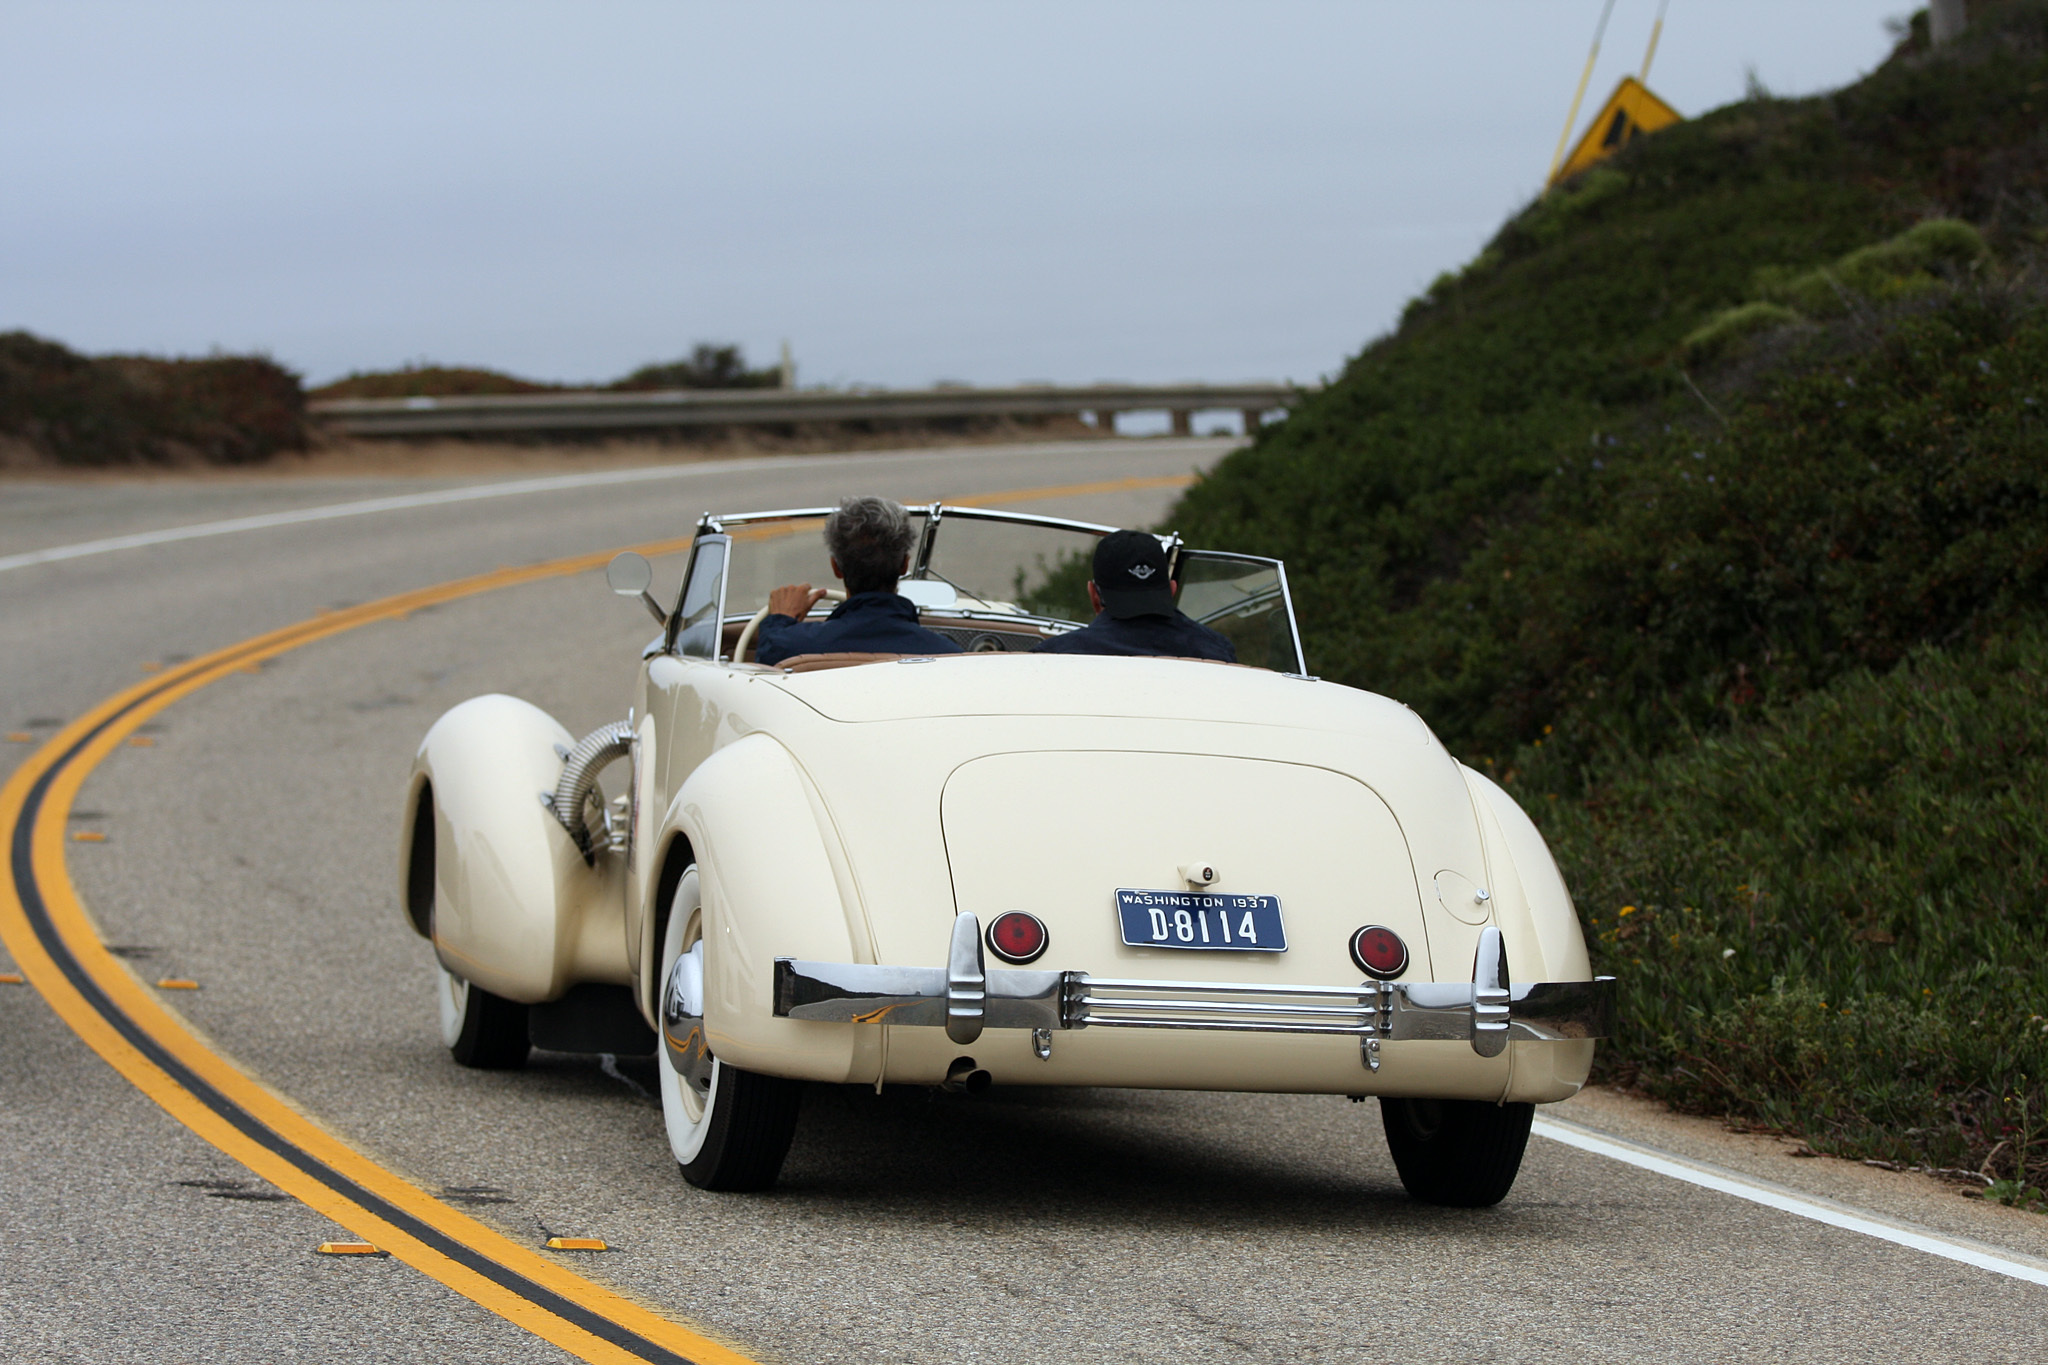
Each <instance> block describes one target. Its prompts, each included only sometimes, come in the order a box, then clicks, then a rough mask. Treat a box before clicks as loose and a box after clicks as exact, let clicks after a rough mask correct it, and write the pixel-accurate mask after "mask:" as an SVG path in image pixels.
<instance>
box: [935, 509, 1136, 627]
mask: <svg viewBox="0 0 2048 1365" xmlns="http://www.w3.org/2000/svg"><path fill="white" fill-rule="evenodd" d="M1102 534H1103V533H1102V532H1100V531H1095V530H1085V529H1073V528H1069V527H1065V526H1037V525H1032V524H1030V523H1028V522H1022V523H1020V522H1009V521H992V520H983V519H981V518H979V517H963V516H959V515H957V514H953V513H950V512H949V513H947V514H945V515H944V516H942V517H941V518H940V521H939V534H938V536H937V537H936V539H934V541H933V542H932V552H931V558H930V560H929V561H928V562H927V563H926V565H925V566H924V576H925V577H927V578H934V579H938V580H940V581H942V582H945V583H950V584H952V586H953V589H954V590H955V591H956V592H958V593H959V594H960V606H961V607H962V608H965V609H968V610H972V611H996V612H1009V613H1021V614H1024V615H1029V616H1042V617H1049V618H1050V619H1052V620H1055V621H1072V622H1074V623H1075V624H1076V625H1081V624H1085V623H1087V622H1088V621H1090V620H1092V619H1093V618H1094V616H1095V609H1094V608H1093V607H1091V606H1090V605H1089V604H1088V573H1089V565H1090V563H1091V562H1092V561H1093V559H1094V556H1095V542H1096V541H1098V540H1100V539H1101V538H1102Z"/></svg>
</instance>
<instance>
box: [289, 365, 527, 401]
mask: <svg viewBox="0 0 2048 1365" xmlns="http://www.w3.org/2000/svg"><path fill="white" fill-rule="evenodd" d="M563 387H564V386H563V385H561V384H541V383H536V382H535V381H533V380H531V379H520V378H518V377H517V376H515V375H509V374H505V373H502V372H501V371H498V370H483V369H476V368H473V367H467V366H460V365H424V364H422V365H406V366H402V367H400V368H399V369H396V370H358V371H356V372H354V373H353V374H350V375H348V376H347V377H345V378H342V379H337V380H335V381H334V382H333V383H331V384H322V385H321V386H320V387H319V388H317V389H314V390H313V391H312V393H311V394H310V395H308V396H309V397H312V398H316V399H321V400H326V399H331V398H448V397H456V396H469V395H473V394H501V393H554V392H560V391H561V390H562V388H563Z"/></svg>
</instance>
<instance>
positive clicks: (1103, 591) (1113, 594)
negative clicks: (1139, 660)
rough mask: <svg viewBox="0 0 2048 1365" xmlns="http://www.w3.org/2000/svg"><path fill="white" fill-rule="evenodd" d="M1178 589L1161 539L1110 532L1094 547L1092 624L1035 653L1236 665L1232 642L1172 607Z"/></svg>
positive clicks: (1138, 533) (1057, 637) (1090, 589)
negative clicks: (1169, 574) (1217, 661)
mask: <svg viewBox="0 0 2048 1365" xmlns="http://www.w3.org/2000/svg"><path fill="white" fill-rule="evenodd" d="M1179 587H1180V585H1179V584H1178V583H1175V582H1173V581H1171V580H1170V579H1168V578H1167V576H1166V551H1165V550H1163V549H1161V548H1160V545H1159V537H1157V536H1154V535H1148V534H1146V533H1145V532H1143V531H1112V532H1110V533H1109V534H1108V535H1106V536H1104V537H1103V538H1102V539H1101V540H1099V541H1097V542H1096V543H1095V576H1094V578H1093V579H1092V580H1091V581H1090V582H1089V584H1088V600H1089V601H1090V602H1093V603H1094V604H1095V619H1094V620H1093V621H1091V622H1089V623H1088V624H1087V625H1085V626H1083V627H1081V628H1080V629H1079V630H1070V631H1068V632H1067V633H1066V634H1065V635H1055V636H1053V637H1052V638H1051V639H1050V640H1047V641H1046V642H1045V643H1043V644H1041V645H1039V646H1038V647H1037V649H1036V650H1034V651H1033V652H1034V653H1037V654H1135V655H1156V656H1165V657H1168V658H1176V659H1220V660H1222V661H1223V662H1224V663H1229V664H1234V663H1236V662H1237V650H1236V649H1235V648H1234V647H1232V645H1231V643H1230V641H1228V640H1226V639H1224V638H1223V636H1221V635H1219V634H1217V633H1216V632H1215V631H1213V630H1211V629H1209V628H1208V627H1207V626H1205V625H1203V624H1201V623H1200V622H1199V621H1194V620H1191V619H1190V618H1189V617H1188V616H1187V615H1186V614H1185V613H1184V612H1182V611H1181V610H1180V608H1178V607H1176V606H1175V605H1174V604H1173V596H1174V593H1175V592H1176V591H1177V590H1178V589H1179Z"/></svg>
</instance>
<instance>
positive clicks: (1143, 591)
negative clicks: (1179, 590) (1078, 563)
mask: <svg viewBox="0 0 2048 1365" xmlns="http://www.w3.org/2000/svg"><path fill="white" fill-rule="evenodd" d="M1095 586H1096V587H1097V588H1099V589H1100V590H1101V592H1102V609H1103V610H1104V611H1106V612H1108V613H1109V614H1110V615H1111V616H1114V617H1115V618H1116V619H1117V620H1119V621H1123V620H1128V619H1129V618H1130V617H1133V616H1171V615H1172V614H1173V589H1172V587H1171V586H1169V584H1168V582H1167V577H1166V551H1165V550H1164V549H1162V548H1160V545H1159V537H1158V536H1155V535H1149V534H1147V533H1146V532H1144V531H1111V532H1110V533H1109V534H1108V535H1106V536H1104V537H1103V538H1102V539H1101V540H1098V541H1097V542H1095Z"/></svg>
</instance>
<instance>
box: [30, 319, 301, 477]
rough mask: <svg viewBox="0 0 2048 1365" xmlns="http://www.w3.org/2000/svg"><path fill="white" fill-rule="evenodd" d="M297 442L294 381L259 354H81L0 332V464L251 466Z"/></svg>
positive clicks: (297, 408)
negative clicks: (160, 356) (183, 356)
mask: <svg viewBox="0 0 2048 1365" xmlns="http://www.w3.org/2000/svg"><path fill="white" fill-rule="evenodd" d="M307 439H308V431H307V426H306V395H305V391H304V390H303V389H302V388H301V387H300V384H299V377H298V376H297V375H295V374H293V373H292V372H291V371H290V370H287V369H285V368H284V367H283V366H281V365H278V364H276V363H275V362H273V361H271V360H269V359H268V358H266V357H263V356H229V355H215V356H206V357H204V358H201V359H192V360H163V359H158V358H156V357H154V356H122V355H113V356H98V357H90V356H83V355H80V354H78V353H77V352H76V351H72V350H70V349H68V348H67V347H64V346H61V345H59V344H58V343H56V342H54V341H45V340H43V339H42V338H41V337H37V336H32V335H30V334H29V333H27V332H0V464H26V463H38V462H51V463H56V464H64V465H82V466H94V465H118V464H133V463H137V462H149V463H157V464H223V465H240V464H254V463H257V462H259V461H262V460H267V459H269V458H270V457H271V456H273V455H276V454H278V453H279V452H280V451H287V450H303V449H305V447H306V443H307Z"/></svg>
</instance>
